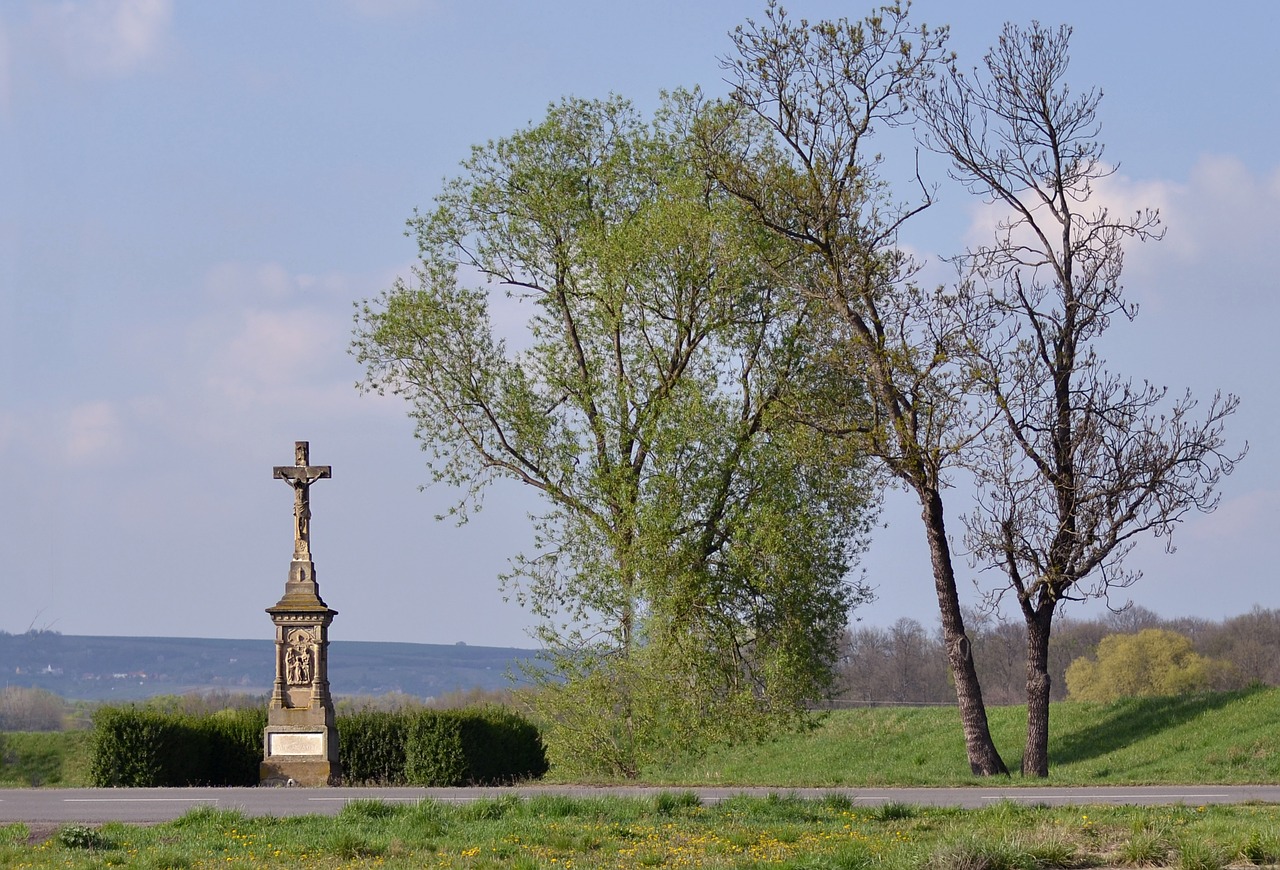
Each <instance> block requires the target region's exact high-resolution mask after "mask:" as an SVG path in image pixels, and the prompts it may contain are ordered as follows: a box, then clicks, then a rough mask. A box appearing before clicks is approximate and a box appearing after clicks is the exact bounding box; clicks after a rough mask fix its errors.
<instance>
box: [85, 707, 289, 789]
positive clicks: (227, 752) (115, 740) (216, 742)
mask: <svg viewBox="0 0 1280 870" xmlns="http://www.w3.org/2000/svg"><path fill="white" fill-rule="evenodd" d="M266 724H267V714H266V711H263V710H223V711H220V712H218V713H214V714H212V715H208V716H186V715H175V714H171V713H159V712H156V711H154V710H142V709H138V708H136V707H102V708H99V709H98V711H97V712H96V713H94V716H93V741H92V758H91V760H90V763H89V776H90V779H91V781H92V782H93V784H94V785H95V786H98V787H108V786H125V787H133V788H147V787H156V786H188V785H257V784H258V765H259V763H260V762H261V761H262V729H263V728H265V727H266Z"/></svg>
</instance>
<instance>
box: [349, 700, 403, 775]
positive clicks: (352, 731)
mask: <svg viewBox="0 0 1280 870" xmlns="http://www.w3.org/2000/svg"><path fill="white" fill-rule="evenodd" d="M411 719H412V716H411V714H409V713H405V712H399V711H395V712H392V711H381V710H363V711H361V712H358V713H350V714H348V715H345V716H339V717H338V721H337V727H338V739H339V743H340V746H341V752H342V772H343V778H344V779H345V780H346V782H347V783H348V784H365V783H367V784H378V785H405V784H406V782H407V779H406V777H405V745H406V743H407V742H408V738H409V723H410V721H411Z"/></svg>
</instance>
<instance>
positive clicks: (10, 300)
mask: <svg viewBox="0 0 1280 870" xmlns="http://www.w3.org/2000/svg"><path fill="white" fill-rule="evenodd" d="M788 8H789V9H790V10H791V11H792V13H793V14H794V15H796V16H805V17H808V18H810V19H818V18H823V17H833V16H838V15H850V16H860V15H862V14H864V13H865V12H866V11H868V10H869V8H870V7H869V6H868V7H865V8H864V7H862V6H858V5H851V4H847V3H833V2H826V0H822V2H819V0H814V2H797V3H794V4H792V5H790V6H789V7H788ZM762 9H763V5H762V4H755V3H741V2H725V0H713V2H700V3H689V2H687V0H684V2H666V0H662V2H650V3H644V2H635V3H627V4H622V3H619V4H606V3H599V2H595V3H587V2H554V3H529V2H484V0H472V2H468V3H462V2H450V0H436V2H415V0H366V2H360V0H317V2H308V3H302V2H277V3H266V4H264V3H247V2H230V0H228V2H219V3H197V2H185V3H179V2H168V0H80V2H72V0H44V2H25V0H6V2H5V3H4V4H2V5H0V494H2V496H0V630H5V631H10V632H16V631H24V630H26V629H27V628H28V627H34V628H54V629H56V630H59V631H62V632H64V633H67V634H135V635H178V636H225V637H270V636H271V635H270V632H271V624H270V621H269V619H268V618H267V616H266V615H265V614H264V613H263V612H262V610H263V608H265V607H268V606H270V605H271V604H273V603H274V602H275V601H276V599H277V598H278V597H279V594H280V592H281V591H282V589H283V583H284V580H285V576H286V572H287V568H288V561H289V556H290V553H291V552H292V540H291V531H290V530H291V528H292V518H291V511H292V499H291V494H290V492H289V490H288V489H287V487H285V486H283V485H282V484H281V483H280V482H278V481H273V480H272V479H271V467H272V466H273V465H279V464H288V463H290V462H291V461H292V449H293V442H294V441H295V440H303V439H305V440H309V441H310V442H311V456H312V461H313V462H315V463H319V464H331V465H332V466H333V470H334V472H333V479H332V480H329V481H324V482H321V483H318V484H317V485H316V486H315V488H314V489H313V490H312V504H313V510H314V514H315V515H314V519H313V525H312V528H313V542H312V548H313V552H314V553H315V558H316V562H317V568H318V576H319V579H320V582H321V588H322V592H323V594H324V596H325V598H326V600H327V601H328V603H329V604H330V605H331V606H332V607H334V608H335V609H337V610H338V611H340V615H339V617H338V619H337V620H336V621H335V623H334V626H333V629H332V636H333V637H335V638H342V639H350V640H398V641H418V642H427V643H453V642H456V641H465V642H467V643H471V644H490V645H515V646H520V645H528V644H529V643H530V641H529V639H528V638H527V636H526V634H525V629H526V628H527V627H528V625H529V620H528V618H527V616H526V615H525V614H524V613H523V612H522V611H521V610H520V609H519V608H518V607H517V606H516V605H515V604H514V603H506V602H504V601H503V597H502V593H501V591H500V590H499V588H498V584H497V581H496V579H495V578H496V575H497V573H498V572H499V571H501V570H502V568H503V566H504V564H505V561H506V558H507V557H508V556H510V555H511V554H512V553H513V552H515V551H516V550H517V549H518V548H520V547H521V546H523V545H524V544H525V543H526V542H527V540H528V532H527V526H526V524H525V523H524V519H523V518H524V514H525V511H526V510H527V509H528V508H529V507H530V504H531V503H530V502H529V500H528V497H527V495H526V494H524V493H521V492H520V491H518V490H517V489H516V488H515V486H514V485H511V486H498V487H495V488H493V489H492V490H491V493H490V496H489V500H488V503H487V506H486V508H485V510H484V512H483V513H482V514H480V515H479V516H478V517H477V518H476V519H475V520H474V521H473V522H472V523H471V524H470V525H469V526H467V527H464V528H455V527H454V526H452V525H450V524H447V523H436V522H434V521H433V520H432V516H433V515H434V514H435V513H437V512H438V511H439V510H441V509H442V507H444V506H445V505H447V504H448V503H449V502H450V495H449V493H448V492H447V491H441V490H439V489H428V490H427V491H425V492H420V491H419V489H418V487H419V486H420V485H421V484H423V483H426V482H427V481H428V480H429V475H428V472H427V470H426V468H425V464H424V460H425V456H424V454H422V453H421V452H420V451H419V450H418V448H417V445H416V444H415V442H414V440H413V438H412V427H411V425H410V422H409V420H408V419H407V418H406V416H405V413H404V408H403V407H402V406H401V404H400V403H398V402H397V401H396V400H393V399H390V398H386V399H379V398H373V397H368V396H361V395H359V394H358V393H357V391H356V390H355V389H354V386H353V385H354V383H355V382H356V380H357V379H358V378H359V377H360V374H361V373H360V371H359V369H358V368H357V367H356V365H355V363H354V360H353V359H352V358H351V357H350V356H349V355H348V353H347V345H348V342H349V340H350V329H351V314H352V303H353V302H355V301H357V300H360V299H363V298H366V297H371V296H374V295H376V294H377V293H378V292H379V291H380V290H382V289H384V288H386V287H387V286H389V285H390V283H391V282H392V280H393V279H394V277H395V276H396V275H403V274H406V273H407V270H408V268H409V266H410V264H411V262H412V258H413V255H414V246H413V244H412V242H411V241H410V240H409V239H406V238H405V237H404V236H403V229H404V221H405V219H406V217H408V216H409V214H410V213H411V212H412V210H413V208H414V207H415V206H427V205H429V204H430V202H431V198H432V196H433V195H434V193H435V192H436V191H437V190H438V188H439V185H440V182H441V180H442V179H443V178H444V177H446V176H448V175H451V174H453V173H454V172H455V170H456V167H457V164H458V162H459V161H460V160H461V159H462V158H463V157H465V156H466V154H467V150H468V148H469V146H470V145H471V144H473V143H477V142H483V141H485V140H488V139H490V138H496V137H500V136H504V135H506V134H509V133H511V132H513V131H514V130H515V129H517V128H519V127H521V126H523V125H525V124H527V123H529V122H531V121H535V120H537V119H539V118H540V117H541V116H542V114H543V112H544V110H545V108H546V106H547V104H548V103H550V102H552V101H555V100H558V99H559V98H560V97H562V96H565V95H569V94H572V95H576V96H582V97H602V96H605V95H607V94H609V93H611V92H616V93H620V94H623V95H625V96H628V97H630V98H632V99H633V100H634V101H636V102H637V103H638V104H639V105H641V106H642V107H646V108H650V107H652V106H654V105H655V104H656V102H657V95H658V93H659V91H660V90H662V89H667V88H673V87H678V86H692V85H695V84H696V85H701V86H702V87H703V88H704V89H705V90H707V91H708V92H709V93H712V94H719V93H721V92H722V91H723V89H724V86H723V84H722V82H721V74H720V70H719V68H718V63H717V58H718V57H719V56H722V55H724V54H726V53H727V52H728V51H729V41H728V39H727V36H726V33H727V31H729V30H730V29H731V28H732V27H733V26H735V25H736V24H738V23H741V22H742V21H743V20H744V19H745V18H747V17H749V16H756V17H760V15H761V12H762ZM913 9H914V17H915V18H916V20H918V21H920V20H922V21H926V22H928V23H930V24H943V23H946V24H950V25H951V28H952V47H953V48H954V49H955V50H956V51H957V52H958V53H959V54H960V56H961V61H962V63H964V64H965V65H970V66H971V65H973V64H976V63H977V62H978V61H979V59H980V56H981V53H982V51H983V50H984V49H985V47H986V46H987V45H989V44H990V42H991V41H992V40H994V39H995V37H996V35H997V34H998V33H999V30H1000V26H1001V24H1002V22H1003V21H1005V20H1006V19H1009V20H1014V21H1018V22H1021V23H1026V22H1028V21H1029V20H1030V19H1032V18H1039V19H1040V20H1041V21H1042V22H1043V23H1046V24H1057V23H1061V22H1065V23H1068V24H1071V25H1073V26H1074V28H1075V36H1074V39H1073V43H1072V44H1073V52H1072V54H1073V65H1072V77H1071V78H1072V81H1073V82H1075V83H1078V84H1077V87H1079V88H1081V89H1083V88H1085V87H1089V86H1092V85H1099V86H1101V87H1102V88H1103V90H1104V92H1105V93H1106V97H1105V99H1104V101H1103V104H1102V118H1103V122H1104V132H1103V136H1102V138H1103V140H1104V141H1105V142H1106V143H1107V156H1108V158H1109V159H1111V160H1114V161H1117V162H1119V164H1120V169H1119V171H1118V172H1117V173H1116V175H1115V176H1113V178H1112V179H1111V180H1110V182H1109V183H1108V184H1107V185H1106V189H1105V190H1104V191H1103V195H1104V196H1105V197H1106V198H1107V200H1108V202H1111V203H1114V204H1116V205H1118V206H1131V207H1137V206H1138V205H1151V206H1157V207H1159V208H1160V209H1161V213H1162V215H1163V217H1164V219H1165V223H1166V226H1167V236H1166V238H1165V240H1164V241H1162V242H1160V243H1158V244H1151V245H1147V246H1144V247H1142V248H1138V249H1134V250H1132V251H1131V252H1130V253H1129V255H1128V259H1127V264H1128V268H1127V270H1126V284H1127V286H1128V288H1129V292H1130V295H1131V298H1133V299H1134V300H1136V301H1138V302H1139V303H1140V304H1141V306H1142V310H1141V313H1140V315H1139V317H1138V320H1137V321H1136V322H1135V323H1133V324H1120V325H1117V326H1116V327H1115V328H1114V329H1113V332H1112V334H1111V336H1110V337H1109V339H1108V343H1107V345H1106V350H1107V353H1108V355H1109V357H1110V359H1111V361H1112V363H1113V365H1114V367H1115V368H1118V369H1120V370H1121V371H1124V372H1127V373H1129V374H1132V375H1133V376H1135V377H1137V378H1139V379H1142V378H1147V379H1150V380H1152V381H1153V382H1156V383H1160V384H1167V385H1169V386H1170V388H1171V389H1173V390H1174V391H1175V392H1178V391H1181V390H1182V389H1185V388H1190V389H1192V390H1193V392H1195V393H1196V394H1198V395H1200V396H1203V397H1206V398H1207V397H1208V396H1209V395H1210V394H1211V393H1212V392H1213V391H1214V390H1215V389H1219V388H1221V389H1223V390H1227V391H1231V392H1235V393H1238V394H1239V395H1240V396H1241V398H1242V405H1241V410H1240V412H1239V413H1238V414H1237V415H1236V417H1235V418H1234V419H1233V420H1232V421H1231V427H1230V432H1231V435H1232V439H1233V442H1234V443H1235V444H1237V445H1239V444H1241V443H1243V441H1245V440H1248V441H1249V442H1250V444H1251V453H1250V455H1249V456H1248V458H1247V459H1246V460H1245V462H1244V463H1243V464H1242V465H1241V466H1240V468H1239V470H1238V471H1237V473H1236V474H1235V475H1234V476H1233V477H1232V478H1230V479H1229V480H1228V482H1227V484H1226V486H1225V487H1224V498H1223V503H1222V506H1221V508H1220V509H1219V511H1218V512H1217V513H1216V514H1214V515H1212V516H1208V517H1193V518H1190V519H1189V520H1188V521H1187V522H1186V523H1185V524H1184V525H1183V527H1182V528H1180V529H1179V531H1178V532H1177V534H1176V539H1175V540H1176V543H1177V544H1178V552H1177V553H1176V554H1175V555H1172V556H1168V555H1165V554H1164V552H1163V546H1162V543H1161V542H1155V543H1151V544H1147V545H1143V546H1142V547H1140V548H1139V550H1138V551H1137V552H1136V553H1135V554H1134V556H1133V557H1132V561H1131V564H1132V565H1133V566H1135V567H1139V568H1141V569H1142V570H1143V571H1144V573H1145V577H1144V578H1143V579H1142V580H1141V581H1140V582H1139V583H1138V585H1136V586H1135V587H1133V588H1132V589H1131V590H1130V591H1129V595H1128V596H1127V597H1130V598H1132V599H1133V600H1134V601H1135V602H1136V603H1138V604H1141V605H1142V606H1145V607H1149V608H1151V609H1153V610H1156V611H1157V612H1160V613H1162V614H1165V615H1169V616H1177V615H1200V616H1206V617H1211V618H1222V617H1224V616H1230V615H1233V614H1236V613H1241V612H1244V611H1247V610H1248V609H1249V608H1250V607H1252V606H1253V605H1255V604H1260V605H1262V606H1265V607H1280V592H1278V591H1277V584H1276V582H1275V581H1276V568H1275V562H1274V559H1273V558H1272V557H1271V552H1272V551H1271V546H1272V544H1273V542H1274V541H1275V539H1276V538H1277V537H1278V534H1280V521H1278V520H1277V517H1278V516H1280V461H1278V460H1277V458H1276V447H1277V438H1278V436H1280V432H1278V431H1277V413H1278V411H1280V409H1278V408H1277V402H1276V399H1277V391H1278V390H1277V368H1278V366H1277V362H1278V361H1280V360H1278V357H1280V354H1277V351H1276V343H1275V339H1274V331H1275V323H1276V322H1277V316H1276V315H1277V314H1278V313H1280V312H1278V310H1277V309H1278V308H1280V306H1278V305H1277V299H1276V294H1275V292H1274V287H1275V284H1276V279H1275V277H1274V276H1275V273H1276V270H1275V268H1274V264H1273V253H1274V248H1275V246H1276V244H1277V241H1278V240H1280V158H1278V157H1277V156H1276V149H1275V143H1276V142H1277V141H1280V136H1278V135H1277V133H1278V132H1280V130H1278V127H1280V122H1277V112H1276V108H1277V107H1280V84H1278V82H1280V77H1278V76H1276V75H1275V72H1274V68H1273V67H1274V46H1273V45H1272V43H1271V41H1270V40H1271V39H1272V38H1273V34H1274V32H1275V28H1276V25H1277V24H1280V6H1276V5H1274V4H1272V3H1271V2H1268V0H1256V2H1244V3H1240V4H1236V5H1234V6H1233V7H1232V10H1231V13H1230V14H1221V15H1217V14H1215V15H1208V14H1206V13H1205V12H1204V10H1203V9H1202V8H1200V7H1193V6H1191V5H1190V4H1166V3H1159V4H1157V3H1145V2H1144V3H1138V2H1134V3H1124V4H1120V3H1115V2H1107V3H1102V2H1092V0H1090V2H1079V3H1073V4H1061V3H1039V2H1012V0H988V2H984V3H982V4H980V6H979V4H976V3H973V4H971V3H961V2H950V3H948V2H944V0H921V2H917V3H916V4H915V5H914V7H913ZM1063 16H1067V17H1065V18H1064V17H1063ZM925 170H926V172H927V173H931V174H932V177H934V178H936V179H937V180H938V181H939V182H940V183H941V185H942V186H941V188H940V192H941V194H942V201H941V202H940V204H939V206H938V207H937V208H935V209H933V210H932V211H931V212H930V213H928V214H926V216H925V217H924V218H922V219H921V220H919V221H918V222H917V224H916V226H915V227H913V228H912V229H911V231H910V233H909V235H908V238H907V239H906V240H905V241H906V242H907V243H908V244H909V245H910V246H911V247H912V248H913V249H914V250H917V251H919V252H921V253H922V254H926V255H930V254H937V253H950V252H954V251H955V250H956V249H957V248H959V247H961V246H963V244H965V242H966V241H972V240H974V239H976V238H980V236H978V235H975V234H976V233H979V232H980V230H981V227H982V226H984V225H985V224H986V223H987V222H988V221H989V217H988V216H986V215H985V214H984V213H983V212H982V209H981V207H980V205H979V204H978V203H977V202H975V201H974V200H973V199H972V198H971V197H969V196H968V195H967V194H965V193H964V192H963V191H962V190H960V189H958V188H956V187H954V186H951V185H949V184H947V183H946V181H945V177H944V173H943V167H941V166H939V165H937V164H934V163H930V162H929V161H928V160H926V162H925ZM965 506H966V503H965V493H964V491H963V489H962V488H960V487H957V489H956V490H954V491H953V493H952V498H951V501H950V503H949V509H950V511H951V514H952V516H953V517H955V518H958V515H959V514H960V513H961V512H963V510H964V509H965ZM885 520H886V521H887V522H888V524H889V525H888V528H887V529H885V530H883V532H882V533H881V534H879V535H878V537H877V540H876V543H875V545H874V546H873V549H872V552H871V553H870V554H868V556H867V559H866V561H865V569H866V571H867V575H868V579H869V580H871V582H873V583H874V584H876V585H877V586H878V587H879V592H880V600H879V601H878V602H877V603H875V604H873V605H870V606H867V607H865V608H863V609H862V610H861V611H860V612H859V614H858V615H859V616H860V617H861V618H863V619H864V620H866V621H868V622H871V623H875V624H887V623H890V622H892V621H893V620H894V619H897V618H898V617H900V616H911V617H915V618H917V619H919V620H921V621H922V622H924V623H925V624H927V625H932V624H933V620H934V612H935V610H936V605H935V604H934V601H933V597H932V593H931V591H930V590H931V585H930V579H929V575H928V566H927V559H926V557H925V551H924V547H923V538H922V533H921V532H920V529H919V526H918V520H917V519H916V511H915V509H914V507H913V506H912V505H911V504H910V503H909V501H907V500H906V498H905V497H904V496H900V495H891V496H890V498H889V500H888V503H887V506H886V511H885ZM958 529H959V526H958V523H956V530H957V531H958ZM962 565H963V561H962ZM971 573H972V572H967V574H966V578H967V577H968V576H969V574H971ZM979 579H981V578H979ZM965 583H966V588H968V580H967V579H966V581H965ZM1122 601H1123V599H1120V600H1116V601H1114V603H1116V604H1119V603H1122ZM1076 612H1077V613H1082V614H1083V613H1091V612H1094V611H1089V610H1078V611H1076Z"/></svg>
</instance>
